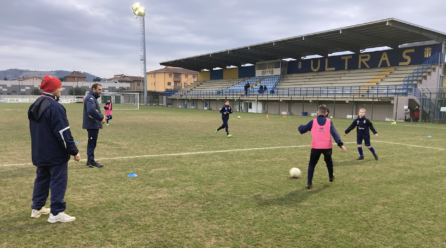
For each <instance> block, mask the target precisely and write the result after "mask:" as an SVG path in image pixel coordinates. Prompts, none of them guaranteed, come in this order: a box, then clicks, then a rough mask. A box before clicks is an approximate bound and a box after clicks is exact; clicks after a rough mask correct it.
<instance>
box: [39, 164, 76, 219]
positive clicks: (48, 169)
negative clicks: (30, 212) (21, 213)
mask: <svg viewBox="0 0 446 248" xmlns="http://www.w3.org/2000/svg"><path fill="white" fill-rule="evenodd" d="M67 181H68V163H65V164H61V165H52V166H39V167H37V170H36V180H34V190H33V205H31V208H32V209H41V208H42V207H44V206H45V203H46V200H47V199H48V195H49V192H50V189H51V206H50V207H51V213H52V214H53V215H57V214H59V212H63V211H65V209H66V203H65V201H64V200H63V198H64V196H65V191H66V189H67Z"/></svg>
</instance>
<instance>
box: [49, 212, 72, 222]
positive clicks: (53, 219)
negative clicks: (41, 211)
mask: <svg viewBox="0 0 446 248" xmlns="http://www.w3.org/2000/svg"><path fill="white" fill-rule="evenodd" d="M75 220H76V217H72V216H69V215H68V214H66V213H64V212H60V213H59V214H57V215H56V216H54V215H53V214H50V217H49V218H48V222H49V223H57V222H72V221H75Z"/></svg>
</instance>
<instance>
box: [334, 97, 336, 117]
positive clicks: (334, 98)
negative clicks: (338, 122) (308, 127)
mask: <svg viewBox="0 0 446 248" xmlns="http://www.w3.org/2000/svg"><path fill="white" fill-rule="evenodd" d="M333 117H336V95H335V96H334V108H333Z"/></svg>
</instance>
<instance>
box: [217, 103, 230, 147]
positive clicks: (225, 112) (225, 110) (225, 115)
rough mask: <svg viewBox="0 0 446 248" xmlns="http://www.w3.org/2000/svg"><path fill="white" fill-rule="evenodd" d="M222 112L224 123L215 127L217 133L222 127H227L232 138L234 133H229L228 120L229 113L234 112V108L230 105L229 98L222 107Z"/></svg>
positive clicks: (227, 131)
mask: <svg viewBox="0 0 446 248" xmlns="http://www.w3.org/2000/svg"><path fill="white" fill-rule="evenodd" d="M220 113H221V119H222V120H223V125H221V127H219V128H217V129H215V133H218V131H220V130H221V129H223V128H226V134H227V135H228V138H230V137H232V135H230V134H229V130H228V129H229V126H228V121H229V115H230V114H232V108H231V106H229V100H226V101H225V105H224V106H223V107H222V108H221V109H220Z"/></svg>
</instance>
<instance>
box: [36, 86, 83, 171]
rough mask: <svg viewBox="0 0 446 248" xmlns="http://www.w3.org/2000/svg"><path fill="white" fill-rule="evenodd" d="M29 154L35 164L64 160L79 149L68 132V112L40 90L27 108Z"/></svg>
mask: <svg viewBox="0 0 446 248" xmlns="http://www.w3.org/2000/svg"><path fill="white" fill-rule="evenodd" d="M28 119H29V130H30V133H31V154H32V155H31V157H32V161H33V164H34V165H35V166H52V165H60V164H64V163H67V162H68V161H69V160H70V155H73V156H76V155H77V154H78V153H79V151H78V150H77V147H76V145H75V144H74V141H73V137H72V136H71V131H70V125H69V123H68V119H67V114H66V110H65V108H64V107H63V106H62V104H60V103H58V102H57V101H56V99H55V97H54V96H52V95H51V94H47V93H43V94H42V96H41V97H39V98H38V99H37V100H36V101H35V102H34V103H33V104H32V105H31V107H29V110H28Z"/></svg>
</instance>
